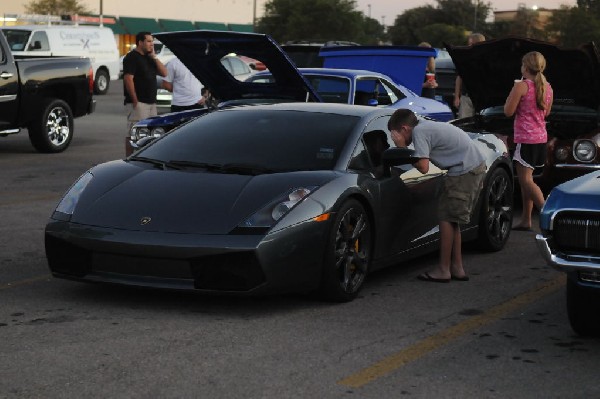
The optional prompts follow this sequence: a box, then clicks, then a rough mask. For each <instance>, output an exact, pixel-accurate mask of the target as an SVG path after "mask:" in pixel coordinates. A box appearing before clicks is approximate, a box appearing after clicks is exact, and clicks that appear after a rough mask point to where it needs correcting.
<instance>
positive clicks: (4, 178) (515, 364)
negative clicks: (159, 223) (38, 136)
mask: <svg viewBox="0 0 600 399" xmlns="http://www.w3.org/2000/svg"><path fill="white" fill-rule="evenodd" d="M121 93H122V87H121V82H113V84H112V87H111V90H110V92H109V94H108V95H107V96H96V99H97V101H98V106H97V108H96V112H95V113H94V114H93V115H90V116H87V117H84V118H80V119H77V120H76V122H75V129H76V131H75V138H74V140H73V142H72V144H71V146H70V148H69V149H68V150H67V151H65V152H64V153H60V154H39V153H36V152H35V151H34V149H33V147H31V145H30V144H29V141H28V138H27V132H26V131H25V132H22V133H20V134H18V135H14V136H10V137H6V138H0V168H1V170H2V172H1V173H0V188H1V191H2V195H1V196H0V217H1V220H2V223H0V235H1V237H2V240H0V397H1V398H25V397H27V398H30V397H40V398H41V397H43V398H59V397H60V398H71V397H83V396H87V397H94V398H95V397H103V398H104V397H132V398H138V397H140V398H141V397H168V398H171V397H177V398H207V397H210V398H377V399H379V398H399V397H413V398H434V397H439V398H507V397H510V398H540V397H542V398H593V397H600V385H599V384H598V383H597V380H598V369H599V368H600V367H599V366H600V340H598V339H589V338H581V337H578V336H576V335H575V334H574V333H573V332H572V330H571V329H570V327H569V324H568V320H567V316H566V310H565V298H564V290H565V286H564V285H565V279H564V276H563V275H562V274H561V273H558V272H556V271H554V270H552V269H550V268H549V267H548V266H546V265H545V263H544V262H543V260H542V258H541V256H540V255H539V253H538V251H537V248H536V247H535V242H534V235H533V234H532V233H529V232H520V231H515V232H513V233H512V234H511V237H510V240H509V242H508V245H507V246H506V248H505V249H504V250H503V251H501V252H498V253H485V252H480V251H479V250H478V249H477V248H473V247H470V246H468V247H467V248H466V249H465V253H464V257H465V267H466V268H467V271H468V273H469V274H470V276H471V280H470V281H469V282H457V281H453V282H451V283H450V284H436V283H427V282H421V281H418V280H417V279H416V276H417V275H418V274H419V273H422V272H423V271H426V270H428V268H430V267H431V265H433V264H434V263H435V262H436V257H435V256H426V257H423V258H420V259H418V260H416V261H413V262H410V263H407V264H400V265H397V266H395V267H391V268H388V269H386V270H383V271H381V272H377V273H374V274H372V275H371V276H369V278H368V280H367V282H366V285H365V287H364V289H363V291H362V293H361V295H360V297H359V298H358V299H357V300H355V301H354V302H351V303H346V304H331V303H323V302H320V301H318V300H316V299H314V298H312V297H310V296H306V295H281V296H269V297H263V298H236V297H223V296H203V295H196V294H193V293H178V292H170V291H158V290H141V289H131V288H123V287H112V286H103V285H89V284H82V283H76V282H70V281H64V280H57V279H53V278H52V277H51V276H50V274H49V272H48V267H47V264H46V259H45V255H44V242H43V229H44V226H45V224H46V221H47V218H48V216H49V215H50V213H51V212H52V210H53V209H54V207H55V206H56V204H57V203H58V201H59V200H60V198H61V196H62V194H63V193H64V192H65V190H67V189H68V188H69V186H70V185H71V184H72V183H73V181H74V180H75V179H76V178H77V177H78V176H79V175H80V174H82V173H83V172H85V171H86V170H87V169H88V168H89V167H90V166H92V165H95V164H97V163H100V162H104V161H108V160H112V159H116V158H122V157H123V156H124V149H125V147H124V141H125V134H126V131H125V127H126V122H125V115H124V114H123V105H122V95H121Z"/></svg>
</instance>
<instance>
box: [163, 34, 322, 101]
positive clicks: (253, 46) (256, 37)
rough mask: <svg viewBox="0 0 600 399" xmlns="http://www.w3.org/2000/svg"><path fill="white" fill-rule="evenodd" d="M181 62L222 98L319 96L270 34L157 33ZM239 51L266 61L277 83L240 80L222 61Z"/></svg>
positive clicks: (313, 98)
mask: <svg viewBox="0 0 600 399" xmlns="http://www.w3.org/2000/svg"><path fill="white" fill-rule="evenodd" d="M154 36H155V37H156V38H157V39H159V40H160V41H161V42H162V43H164V44H165V45H166V46H167V47H169V49H171V51H172V52H173V53H174V54H175V55H176V56H177V57H178V58H179V59H180V60H181V62H182V63H183V64H184V65H185V66H186V67H187V68H188V69H189V70H190V71H191V72H192V73H193V74H194V75H195V76H196V77H197V78H198V79H199V80H200V81H201V82H202V83H203V84H204V85H205V86H206V87H209V88H210V89H211V92H212V93H213V94H214V95H215V96H216V97H217V98H218V99H219V100H221V101H231V100H244V99H282V100H288V101H301V102H303V101H307V99H308V98H309V97H312V101H318V99H319V96H318V95H317V94H316V93H315V92H314V90H313V89H312V87H311V86H310V84H309V83H308V82H307V81H306V80H305V79H304V78H303V77H302V75H300V72H298V70H297V69H296V67H295V66H294V64H293V63H292V61H291V60H290V59H289V58H288V57H287V55H286V54H285V53H284V52H283V50H282V49H281V48H280V47H279V45H278V44H277V43H276V42H275V41H274V40H273V39H272V38H271V37H270V36H268V35H264V34H257V33H240V32H221V31H210V30H198V31H189V32H170V33H156V34H154ZM232 53H234V54H238V55H243V56H246V57H250V58H254V59H256V60H259V61H262V62H263V63H264V64H265V65H266V67H267V68H268V69H269V71H270V72H271V73H272V74H273V77H274V78H275V84H260V83H251V82H240V81H238V80H237V79H235V78H234V77H233V76H232V75H231V74H230V73H229V72H227V70H226V69H225V68H224V67H223V66H222V65H221V62H220V60H221V58H223V57H224V56H226V55H228V54H232Z"/></svg>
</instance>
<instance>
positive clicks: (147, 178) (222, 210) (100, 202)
mask: <svg viewBox="0 0 600 399" xmlns="http://www.w3.org/2000/svg"><path fill="white" fill-rule="evenodd" d="M91 173H92V175H93V176H94V177H93V178H92V180H91V182H90V183H89V185H88V186H87V187H86V189H85V191H84V192H83V194H82V195H81V197H80V199H79V202H78V203H77V207H76V209H75V212H74V213H73V216H72V217H71V222H72V223H76V224H81V225H88V226H97V227H103V228H109V229H120V230H129V231H147V232H162V233H180V234H214V235H222V234H228V233H230V232H231V231H232V230H233V229H235V228H236V227H237V226H239V225H240V224H242V223H243V222H244V221H245V220H246V219H247V218H248V217H250V216H251V215H253V214H254V213H255V212H257V211H259V210H260V209H262V208H263V207H265V206H266V205H268V204H270V203H272V202H273V201H275V200H277V199H278V198H281V197H282V196H283V195H284V194H286V193H287V192H288V191H289V190H290V189H293V188H295V187H304V186H319V185H322V184H325V183H326V182H328V181H330V180H331V179H333V178H334V174H333V173H332V172H329V173H326V172H315V173H310V172H297V173H279V174H263V175H258V176H247V175H238V174H222V173H203V172H194V171H186V170H162V169H159V168H153V167H148V166H145V165H144V166H139V165H135V164H131V163H127V162H125V161H113V162H110V163H107V164H103V165H99V166H98V167H96V168H94V169H92V170H91Z"/></svg>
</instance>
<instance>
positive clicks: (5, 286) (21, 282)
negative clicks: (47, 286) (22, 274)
mask: <svg viewBox="0 0 600 399" xmlns="http://www.w3.org/2000/svg"><path fill="white" fill-rule="evenodd" d="M51 277H52V276H51V275H49V274H45V275H43V276H37V277H32V278H28V279H27V280H19V281H13V282H12V283H6V284H0V290H5V289H8V288H15V287H18V286H21V285H27V284H31V283H37V282H38V281H42V280H49V279H50V278H51Z"/></svg>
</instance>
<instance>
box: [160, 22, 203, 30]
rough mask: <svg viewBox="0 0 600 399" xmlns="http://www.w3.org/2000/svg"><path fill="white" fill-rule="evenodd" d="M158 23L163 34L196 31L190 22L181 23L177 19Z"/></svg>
mask: <svg viewBox="0 0 600 399" xmlns="http://www.w3.org/2000/svg"><path fill="white" fill-rule="evenodd" d="M158 23H159V24H160V25H161V26H162V27H163V30H164V31H165V32H179V31H187V30H195V29H196V27H195V26H194V24H193V23H192V21H181V20H178V19H159V20H158Z"/></svg>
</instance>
